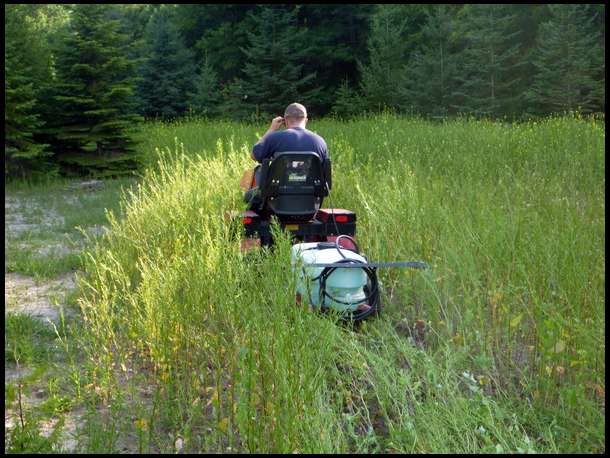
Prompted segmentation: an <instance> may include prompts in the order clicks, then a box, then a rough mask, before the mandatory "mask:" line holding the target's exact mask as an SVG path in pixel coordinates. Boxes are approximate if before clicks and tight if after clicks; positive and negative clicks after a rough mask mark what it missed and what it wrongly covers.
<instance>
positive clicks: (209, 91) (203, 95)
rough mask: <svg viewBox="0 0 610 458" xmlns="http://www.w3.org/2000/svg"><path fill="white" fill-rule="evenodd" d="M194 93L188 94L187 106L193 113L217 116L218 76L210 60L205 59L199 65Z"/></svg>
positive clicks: (220, 95) (219, 96)
mask: <svg viewBox="0 0 610 458" xmlns="http://www.w3.org/2000/svg"><path fill="white" fill-rule="evenodd" d="M194 86H195V91H194V92H193V93H191V94H190V99H189V105H190V107H191V109H192V110H193V112H194V113H196V114H199V115H204V116H208V117H213V116H216V115H217V114H218V110H219V105H220V102H221V100H222V94H221V93H220V85H219V84H218V75H217V73H216V72H215V71H214V68H212V64H211V62H210V59H208V58H207V56H206V58H205V59H204V61H203V62H202V64H201V68H200V70H199V74H198V75H197V77H196V78H195V82H194Z"/></svg>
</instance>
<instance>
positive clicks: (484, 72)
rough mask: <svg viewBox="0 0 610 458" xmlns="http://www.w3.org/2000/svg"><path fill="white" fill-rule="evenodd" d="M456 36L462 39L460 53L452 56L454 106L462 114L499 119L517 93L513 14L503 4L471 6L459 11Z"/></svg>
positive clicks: (515, 40)
mask: <svg viewBox="0 0 610 458" xmlns="http://www.w3.org/2000/svg"><path fill="white" fill-rule="evenodd" d="M462 12H463V17H462V18H461V21H460V26H461V29H460V30H459V31H458V33H459V35H461V36H463V37H464V40H465V43H464V48H463V50H462V51H461V52H460V53H459V54H458V55H457V56H456V58H457V59H458V62H459V63H460V65H459V66H458V69H457V76H456V89H455V90H454V92H453V94H452V96H453V97H455V98H456V100H455V103H454V106H455V108H456V109H457V111H459V112H462V113H472V114H474V115H477V116H490V117H499V116H503V115H507V114H510V107H511V106H513V105H514V99H515V98H516V97H519V94H516V93H514V87H515V85H516V84H517V83H518V81H519V78H520V76H519V73H518V72H516V71H515V66H516V65H518V64H519V62H518V61H517V59H516V57H517V55H518V51H519V46H520V43H519V41H518V35H519V31H518V30H515V24H514V21H515V15H513V14H510V13H509V11H508V7H507V6H506V5H496V4H491V5H484V4H472V5H467V6H465V7H464V9H463V11H462Z"/></svg>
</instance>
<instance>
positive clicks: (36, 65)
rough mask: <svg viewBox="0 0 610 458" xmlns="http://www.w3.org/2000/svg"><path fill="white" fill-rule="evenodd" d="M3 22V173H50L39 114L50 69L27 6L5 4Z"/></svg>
mask: <svg viewBox="0 0 610 458" xmlns="http://www.w3.org/2000/svg"><path fill="white" fill-rule="evenodd" d="M5 8H6V10H5V21H4V38H5V47H4V174H5V177H14V176H21V177H24V176H26V174H31V173H32V172H34V171H35V172H37V173H50V172H52V171H53V169H54V167H53V166H52V165H51V163H50V161H49V156H51V154H52V153H51V152H50V150H49V145H48V144H45V143H40V142H38V141H37V140H36V138H35V136H36V135H37V134H39V133H40V130H41V127H42V126H43V125H44V120H42V119H41V117H40V114H39V113H38V105H39V98H40V87H41V83H42V82H43V81H44V79H45V78H46V77H48V76H49V75H50V69H49V67H48V66H45V62H44V60H43V59H41V55H43V54H44V50H43V49H42V45H41V43H40V42H39V41H38V40H37V37H36V33H37V30H36V29H35V27H34V25H33V22H32V17H31V16H28V11H27V7H26V6H25V5H6V6H5Z"/></svg>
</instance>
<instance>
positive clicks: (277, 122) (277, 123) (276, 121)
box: [250, 116, 284, 161]
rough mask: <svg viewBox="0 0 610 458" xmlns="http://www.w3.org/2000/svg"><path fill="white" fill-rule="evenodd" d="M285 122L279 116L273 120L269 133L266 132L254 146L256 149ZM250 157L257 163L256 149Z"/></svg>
mask: <svg viewBox="0 0 610 458" xmlns="http://www.w3.org/2000/svg"><path fill="white" fill-rule="evenodd" d="M283 122H284V118H282V117H281V116H277V117H275V118H273V120H272V121H271V125H270V126H269V129H267V132H265V135H263V136H262V137H261V138H260V139H259V141H257V142H256V144H255V145H254V146H255V147H256V145H259V144H261V143H262V142H263V141H264V140H265V138H267V137H268V136H269V134H272V133H273V132H275V131H277V130H278V129H279V128H280V126H281V125H282V123H283ZM250 157H251V158H252V159H253V160H255V161H256V157H254V149H253V150H252V152H251V153H250Z"/></svg>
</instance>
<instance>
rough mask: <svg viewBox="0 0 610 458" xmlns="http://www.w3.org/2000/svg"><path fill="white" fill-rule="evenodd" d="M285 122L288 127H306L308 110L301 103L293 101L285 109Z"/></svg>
mask: <svg viewBox="0 0 610 458" xmlns="http://www.w3.org/2000/svg"><path fill="white" fill-rule="evenodd" d="M284 122H285V123H286V127H287V128H291V127H305V124H307V110H306V109H305V107H304V106H303V105H301V104H300V103H291V104H290V105H288V106H287V107H286V110H284Z"/></svg>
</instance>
